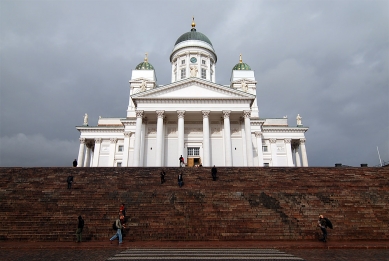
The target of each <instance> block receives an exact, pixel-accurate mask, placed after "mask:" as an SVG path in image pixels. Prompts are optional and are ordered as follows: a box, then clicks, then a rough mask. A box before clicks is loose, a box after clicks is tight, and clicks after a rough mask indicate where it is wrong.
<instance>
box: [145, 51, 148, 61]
mask: <svg viewBox="0 0 389 261" xmlns="http://www.w3.org/2000/svg"><path fill="white" fill-rule="evenodd" d="M145 62H146V63H147V62H148V58H147V53H145Z"/></svg>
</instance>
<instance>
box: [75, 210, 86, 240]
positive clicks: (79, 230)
mask: <svg viewBox="0 0 389 261" xmlns="http://www.w3.org/2000/svg"><path fill="white" fill-rule="evenodd" d="M83 229H84V220H83V219H82V217H81V216H78V225H77V231H76V237H77V240H76V242H78V243H80V242H81V241H82V230H83Z"/></svg>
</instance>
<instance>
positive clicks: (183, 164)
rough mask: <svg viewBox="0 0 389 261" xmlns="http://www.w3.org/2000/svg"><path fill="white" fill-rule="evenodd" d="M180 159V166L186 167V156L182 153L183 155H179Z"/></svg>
mask: <svg viewBox="0 0 389 261" xmlns="http://www.w3.org/2000/svg"><path fill="white" fill-rule="evenodd" d="M178 160H179V161H180V168H181V167H185V163H184V157H182V155H181V157H179V159H178Z"/></svg>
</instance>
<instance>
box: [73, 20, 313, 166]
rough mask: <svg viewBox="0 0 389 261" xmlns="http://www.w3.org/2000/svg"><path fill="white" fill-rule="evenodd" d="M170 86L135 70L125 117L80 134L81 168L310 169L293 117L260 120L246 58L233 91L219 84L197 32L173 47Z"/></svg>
mask: <svg viewBox="0 0 389 261" xmlns="http://www.w3.org/2000/svg"><path fill="white" fill-rule="evenodd" d="M170 62H171V83H170V84H167V85H157V79H156V74H155V70H154V67H153V66H152V65H151V64H150V63H149V62H148V57H147V55H146V56H145V58H144V61H143V62H142V63H140V64H139V65H138V66H136V68H135V69H134V70H133V71H132V77H131V80H130V82H129V83H130V90H129V91H130V96H129V103H128V108H127V115H126V117H122V118H102V117H100V118H99V120H98V124H97V126H89V125H88V119H87V115H85V118H84V124H83V125H82V126H77V127H76V128H77V130H78V131H79V132H80V148H79V153H78V167H165V166H166V167H178V166H179V165H180V164H179V158H180V157H181V155H182V156H183V158H184V163H185V166H187V167H195V166H204V167H210V166H214V165H216V166H234V167H235V166H236V167H238V166H248V167H266V166H274V167H276V166H288V167H301V166H302V167H307V166H308V158H307V152H306V149H305V132H306V131H307V130H308V128H307V127H304V126H303V125H302V123H301V117H300V115H298V116H297V118H296V120H297V124H296V126H293V127H291V126H288V122H287V118H286V117H285V118H279V119H274V118H272V119H265V118H260V117H259V112H258V105H257V99H256V88H257V86H256V85H257V82H256V80H255V75H254V71H253V70H252V69H251V68H250V66H249V65H248V64H246V63H244V62H243V61H242V57H240V60H239V63H237V64H236V65H235V66H234V67H233V69H232V73H231V79H230V84H229V85H220V84H218V83H216V82H215V73H216V63H217V55H216V52H215V50H214V48H213V46H212V43H211V41H210V40H209V39H208V37H207V36H205V35H204V34H202V33H200V32H198V31H197V30H196V28H195V23H194V21H193V22H192V29H191V30H190V31H189V32H187V33H184V34H183V35H181V36H180V37H179V38H178V39H177V41H176V42H175V45H174V48H173V51H172V53H171V55H170Z"/></svg>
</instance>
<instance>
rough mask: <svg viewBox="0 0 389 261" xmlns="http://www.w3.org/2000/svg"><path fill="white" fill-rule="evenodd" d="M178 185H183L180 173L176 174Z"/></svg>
mask: <svg viewBox="0 0 389 261" xmlns="http://www.w3.org/2000/svg"><path fill="white" fill-rule="evenodd" d="M177 180H178V186H180V188H181V187H182V185H184V180H183V178H182V173H181V174H179V175H178V178H177Z"/></svg>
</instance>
